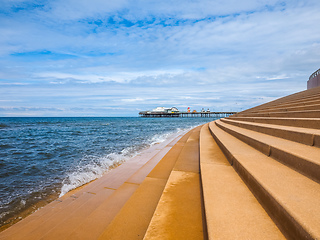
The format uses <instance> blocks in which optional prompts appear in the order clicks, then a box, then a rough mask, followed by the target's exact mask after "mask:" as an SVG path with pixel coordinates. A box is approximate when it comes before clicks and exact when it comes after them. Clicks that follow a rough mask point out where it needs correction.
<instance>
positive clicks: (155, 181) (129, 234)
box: [99, 132, 191, 240]
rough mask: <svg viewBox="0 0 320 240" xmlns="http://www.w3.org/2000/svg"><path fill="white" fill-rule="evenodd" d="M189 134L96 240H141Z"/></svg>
mask: <svg viewBox="0 0 320 240" xmlns="http://www.w3.org/2000/svg"><path fill="white" fill-rule="evenodd" d="M190 134H191V132H189V133H188V134H186V135H185V136H184V137H183V138H182V139H180V141H178V142H177V143H176V144H175V145H174V146H173V147H172V148H171V150H170V151H169V152H168V153H167V154H166V155H165V156H164V157H163V158H162V160H161V161H160V162H159V163H158V164H157V165H156V166H155V167H154V169H153V170H152V171H151V172H150V173H149V174H148V176H147V177H146V178H145V179H144V180H143V182H142V183H141V185H140V186H139V188H138V189H137V190H136V191H135V193H134V194H133V195H132V196H131V198H130V199H129V200H128V201H127V202H126V204H125V205H124V206H123V208H122V209H121V210H120V212H119V213H118V214H117V216H116V217H115V218H114V219H113V220H112V222H111V223H110V224H109V225H108V227H107V228H106V229H105V230H104V231H103V233H102V234H101V235H100V237H99V239H109V240H111V239H143V237H144V235H145V232H146V230H147V228H148V226H149V223H150V221H151V218H152V216H153V214H154V211H155V209H156V207H157V205H158V202H159V199H160V197H161V195H162V192H163V190H164V187H165V185H166V183H167V180H168V178H169V176H170V173H171V171H172V169H173V167H174V165H175V162H176V161H177V159H178V157H179V155H180V153H181V151H182V149H183V147H184V144H185V143H186V141H187V140H188V138H189V136H190ZM129 180H130V179H129Z"/></svg>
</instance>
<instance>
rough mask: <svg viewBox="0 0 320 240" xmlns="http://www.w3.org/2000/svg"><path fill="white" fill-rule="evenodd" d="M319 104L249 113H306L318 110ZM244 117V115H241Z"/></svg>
mask: <svg viewBox="0 0 320 240" xmlns="http://www.w3.org/2000/svg"><path fill="white" fill-rule="evenodd" d="M319 109H320V104H314V103H312V104H308V105H299V106H290V105H289V106H285V107H278V106H277V107H274V108H267V109H261V110H258V111H254V112H251V113H252V114H256V113H269V112H270V113H271V112H292V111H307V110H319ZM243 115H244V114H243Z"/></svg>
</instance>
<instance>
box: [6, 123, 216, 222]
mask: <svg viewBox="0 0 320 240" xmlns="http://www.w3.org/2000/svg"><path fill="white" fill-rule="evenodd" d="M213 120H214V119H213V118H138V117H132V118H127V117H122V118H90V117H88V118H43V117H42V118H0V226H1V225H4V224H6V222H7V221H8V219H12V218H13V217H16V216H18V215H19V214H20V213H21V212H23V211H24V210H26V209H28V208H30V207H31V206H34V205H35V204H37V203H38V202H40V201H44V200H46V199H48V198H49V197H52V196H54V197H59V196H62V195H63V194H65V193H66V192H68V191H70V190H72V189H74V188H76V187H79V186H81V185H83V184H85V183H88V182H90V181H92V180H94V179H96V178H99V177H101V176H102V175H103V174H104V173H105V172H106V171H108V169H110V168H112V167H113V166H114V165H117V164H119V163H122V162H123V161H129V160H130V158H131V157H133V156H135V155H136V154H138V153H139V152H140V151H142V150H144V149H146V148H148V147H150V146H151V145H153V144H155V143H158V142H163V141H165V140H166V139H167V138H169V137H172V136H173V135H174V134H177V133H178V132H180V131H184V130H186V129H191V128H193V127H195V126H198V125H201V124H203V123H206V122H209V121H213Z"/></svg>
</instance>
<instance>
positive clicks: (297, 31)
mask: <svg viewBox="0 0 320 240" xmlns="http://www.w3.org/2000/svg"><path fill="white" fill-rule="evenodd" d="M35 3H36V2H35V1H18V0H17V1H6V2H5V4H3V5H1V7H0V8H2V11H1V14H0V21H1V23H2V24H1V26H0V31H1V32H2V33H3V34H2V35H1V37H0V56H1V58H0V66H1V67H0V85H1V88H0V101H1V105H2V106H3V107H16V111H18V110H17V109H19V107H25V108H27V107H39V108H40V109H45V108H46V107H52V108H55V107H56V108H58V106H59V107H61V106H62V107H61V109H64V110H63V114H66V112H67V111H71V110H70V109H71V108H72V107H76V108H79V107H80V106H81V105H86V111H89V112H90V114H94V112H96V113H97V112H98V110H94V109H98V108H100V109H101V107H102V106H104V107H108V108H114V109H121V108H122V107H124V108H126V105H130V109H129V110H128V111H129V112H130V111H134V110H132V109H141V108H146V109H149V108H153V107H156V106H157V105H161V104H164V105H168V106H171V105H177V106H188V105H189V106H192V104H194V106H196V104H197V105H198V106H200V105H201V106H203V107H210V108H214V109H221V110H223V109H225V110H227V108H238V109H242V108H247V107H251V106H253V105H256V104H259V103H263V102H264V101H267V100H270V99H274V98H275V97H280V96H284V95H286V94H289V93H292V92H296V91H299V90H303V89H304V88H305V86H306V81H307V79H308V77H309V75H310V74H311V73H312V72H314V71H315V70H316V69H318V68H319V58H320V32H319V31H318V23H319V22H320V15H319V14H318V12H319V10H320V2H319V1H316V0H304V1H298V0H289V1H278V0H271V1H267V0H246V1H241V4H239V1H236V0H227V1H222V0H216V1H209V0H198V1H182V0H181V1H129V0H128V1H125V0H121V1H111V2H110V1H102V0H94V1H85V0H81V1H76V0H63V1H62V0H57V1H50V2H47V3H45V4H44V5H39V4H38V5H37V4H35ZM12 7H17V8H16V9H15V10H14V11H12V9H14V8H12ZM18 8H19V9H18ZM50 83H51V84H50ZM106 95H107V96H106ZM12 100H19V101H20V102H14V101H12ZM21 103H24V104H25V105H21ZM10 104H11V105H10ZM48 111H51V110H50V109H49V110H48V109H47V110H46V113H47V114H49V113H48ZM52 111H53V110H52ZM37 112H40V111H37ZM0 114H1V113H0ZM56 114H59V112H57V113H56ZM63 114H62V115H63ZM73 114H76V112H75V111H73ZM132 114H133V113H132Z"/></svg>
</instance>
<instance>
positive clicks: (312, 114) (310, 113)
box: [236, 109, 320, 118]
mask: <svg viewBox="0 0 320 240" xmlns="http://www.w3.org/2000/svg"><path fill="white" fill-rule="evenodd" d="M236 116H239V117H241V116H246V117H281V118H320V110H319V109H317V110H305V111H290V112H266V113H246V114H238V115H236Z"/></svg>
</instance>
